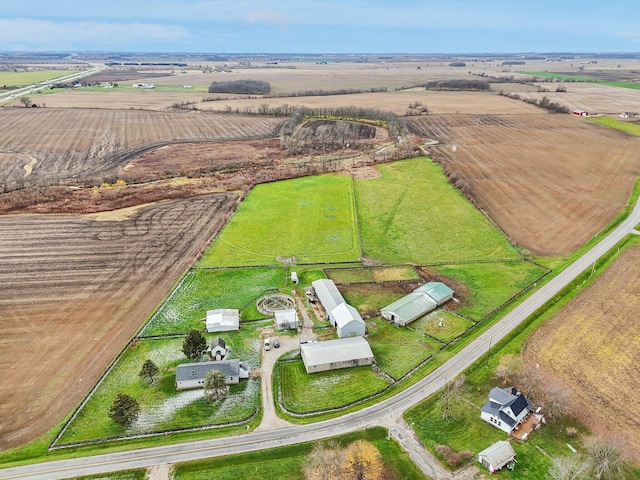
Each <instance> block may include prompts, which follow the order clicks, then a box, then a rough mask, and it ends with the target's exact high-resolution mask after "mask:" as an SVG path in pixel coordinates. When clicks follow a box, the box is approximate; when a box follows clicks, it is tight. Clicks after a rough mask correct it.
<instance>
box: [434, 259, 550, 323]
mask: <svg viewBox="0 0 640 480" xmlns="http://www.w3.org/2000/svg"><path fill="white" fill-rule="evenodd" d="M430 268H432V269H433V270H436V271H437V272H438V273H441V274H442V275H445V276H447V277H450V278H453V279H455V280H458V281H460V282H462V283H464V284H465V286H466V287H467V288H468V289H469V290H468V291H467V292H466V298H464V297H462V296H461V295H460V292H456V293H454V295H455V296H456V297H457V298H459V299H461V303H460V305H459V306H458V307H456V310H455V311H456V312H457V313H460V314H461V315H466V316H467V317H470V318H473V319H474V320H476V321H480V320H482V319H484V318H485V317H486V316H487V315H488V314H489V313H491V312H492V311H493V310H495V309H496V308H498V307H499V306H500V305H502V304H503V303H504V302H506V301H507V300H509V299H510V298H511V297H512V296H513V295H516V294H517V293H519V292H520V291H522V289H524V288H526V287H527V286H529V285H531V284H532V283H533V282H535V281H537V280H538V279H539V278H540V277H541V276H542V275H544V273H545V271H546V270H545V269H544V268H542V267H539V266H537V265H535V264H533V263H530V262H525V261H518V262H491V263H466V264H459V265H441V266H437V267H430ZM449 306H450V307H449ZM453 307H454V304H453V303H451V302H450V303H449V304H447V306H446V307H445V308H453Z"/></svg>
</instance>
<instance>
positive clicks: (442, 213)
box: [356, 157, 519, 264]
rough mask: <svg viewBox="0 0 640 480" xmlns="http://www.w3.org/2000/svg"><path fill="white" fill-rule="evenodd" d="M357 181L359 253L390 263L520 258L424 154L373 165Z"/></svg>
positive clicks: (502, 236)
mask: <svg viewBox="0 0 640 480" xmlns="http://www.w3.org/2000/svg"><path fill="white" fill-rule="evenodd" d="M376 168H378V169H379V170H380V173H381V174H382V177H380V178H376V179H373V180H356V199H357V205H358V215H359V220H360V226H361V236H362V243H363V249H364V253H365V255H366V256H367V257H370V258H373V259H375V260H378V261H381V262H384V263H390V264H399V263H416V264H427V263H434V262H460V261H465V260H498V259H510V258H514V259H515V258H519V256H518V252H517V251H516V250H515V249H514V248H513V247H512V246H511V245H510V244H509V242H508V241H507V239H506V238H505V236H504V235H503V234H502V233H501V232H500V231H499V230H497V229H496V228H495V227H494V226H493V224H492V223H491V222H490V221H489V220H488V219H487V218H486V217H485V216H484V215H482V214H481V213H480V212H479V211H478V210H477V209H476V208H475V207H474V206H473V205H471V204H470V203H469V202H468V201H467V200H466V199H465V198H464V196H463V195H462V194H461V193H460V192H459V191H458V190H457V189H456V188H454V187H453V186H452V185H451V184H450V183H449V181H448V180H447V178H446V177H445V175H444V173H443V172H442V169H441V168H440V166H439V165H437V164H435V163H434V162H432V161H431V160H430V159H428V158H426V157H421V158H415V159H411V160H403V161H399V162H394V163H388V164H385V165H380V166H378V167H376Z"/></svg>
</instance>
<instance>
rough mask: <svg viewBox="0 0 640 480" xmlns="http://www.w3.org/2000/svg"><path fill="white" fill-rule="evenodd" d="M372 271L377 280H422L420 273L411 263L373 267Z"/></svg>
mask: <svg viewBox="0 0 640 480" xmlns="http://www.w3.org/2000/svg"><path fill="white" fill-rule="evenodd" d="M371 273H372V274H373V279H374V280H375V281H376V282H396V281H400V280H420V275H418V272H416V270H415V268H413V267H412V266H411V265H399V266H395V267H377V268H372V269H371Z"/></svg>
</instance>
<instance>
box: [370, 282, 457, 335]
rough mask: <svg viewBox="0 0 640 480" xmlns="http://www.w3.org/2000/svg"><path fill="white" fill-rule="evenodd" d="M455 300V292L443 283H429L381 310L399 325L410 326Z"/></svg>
mask: <svg viewBox="0 0 640 480" xmlns="http://www.w3.org/2000/svg"><path fill="white" fill-rule="evenodd" d="M452 298H453V290H451V289H450V288H449V287H448V286H446V285H445V284H444V283H442V282H428V283H425V284H424V285H422V286H420V287H418V288H416V289H415V290H414V291H413V292H411V293H410V294H409V295H405V296H404V297H402V298H401V299H399V300H396V301H395V302H393V303H392V304H390V305H387V306H386V307H384V308H382V309H381V310H380V313H381V315H382V316H383V317H384V318H386V319H387V320H390V321H392V322H394V323H396V324H398V325H402V326H405V325H408V324H409V323H411V322H413V321H414V320H416V319H418V318H420V317H422V316H423V315H426V314H427V313H429V312H430V311H431V310H434V309H435V308H437V307H439V306H441V305H443V304H444V303H446V302H448V301H449V300H451V299H452Z"/></svg>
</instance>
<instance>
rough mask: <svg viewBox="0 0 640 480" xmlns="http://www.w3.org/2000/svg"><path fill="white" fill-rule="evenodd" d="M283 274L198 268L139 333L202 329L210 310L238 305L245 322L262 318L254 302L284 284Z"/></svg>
mask: <svg viewBox="0 0 640 480" xmlns="http://www.w3.org/2000/svg"><path fill="white" fill-rule="evenodd" d="M284 275H285V274H284V268H246V269H221V270H209V269H201V268H195V269H193V270H191V271H190V272H189V273H188V274H187V275H186V276H185V278H184V280H183V281H182V283H180V284H179V285H178V286H177V287H176V289H175V291H174V292H173V294H172V295H171V296H170V297H169V298H168V299H167V300H166V301H165V303H164V304H163V305H162V306H161V307H160V308H159V309H158V311H157V312H156V313H155V315H154V316H153V317H152V318H151V320H150V321H149V323H147V325H145V327H144V328H143V330H142V332H141V333H140V336H142V337H149V336H153V335H166V334H180V333H187V332H188V331H189V330H190V329H197V330H200V329H203V328H204V321H205V318H206V316H207V310H213V309H216V308H237V309H238V310H240V317H241V320H242V321H246V320H254V319H257V318H263V317H264V316H263V315H261V314H260V313H259V312H258V311H257V309H256V307H255V302H256V300H258V299H259V298H260V297H261V296H262V295H263V294H264V293H265V292H266V291H267V290H269V289H279V288H281V287H283V286H284V280H285V279H284Z"/></svg>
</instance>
